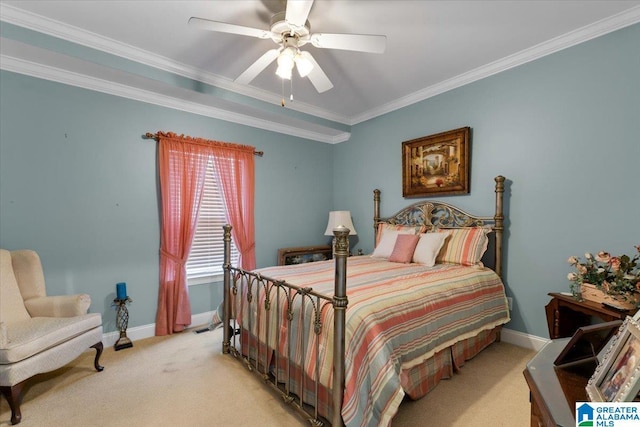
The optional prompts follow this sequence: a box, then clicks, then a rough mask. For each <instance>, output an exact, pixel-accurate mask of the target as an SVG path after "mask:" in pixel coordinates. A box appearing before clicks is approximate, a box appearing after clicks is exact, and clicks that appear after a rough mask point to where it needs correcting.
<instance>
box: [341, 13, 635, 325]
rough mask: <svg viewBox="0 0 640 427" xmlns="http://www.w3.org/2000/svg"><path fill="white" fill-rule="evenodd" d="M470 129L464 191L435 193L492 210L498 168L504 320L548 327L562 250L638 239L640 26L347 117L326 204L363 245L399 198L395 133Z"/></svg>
mask: <svg viewBox="0 0 640 427" xmlns="http://www.w3.org/2000/svg"><path fill="white" fill-rule="evenodd" d="M463 126H470V127H471V128H472V155H471V193H470V194H469V195H465V196H455V197H454V196H452V197H447V198H446V201H448V202H451V203H453V204H457V205H460V206H461V207H463V208H464V209H465V210H467V211H469V212H473V213H478V214H485V215H493V209H494V205H493V203H494V198H495V197H494V193H493V189H494V181H493V177H494V176H496V175H504V176H505V177H507V179H508V185H507V192H506V194H505V201H506V211H507V214H508V220H509V221H508V224H507V227H508V228H507V234H506V265H505V282H506V285H507V292H508V294H509V295H510V296H513V298H514V310H513V312H512V317H513V320H512V322H511V323H510V324H509V326H508V327H509V328H511V329H514V330H517V331H521V332H526V333H529V334H533V335H536V336H542V337H548V332H547V326H546V320H545V315H544V306H545V305H546V304H547V303H548V301H549V297H548V296H547V293H548V292H560V291H569V282H568V280H567V279H566V276H567V274H568V273H569V271H570V267H569V265H568V264H567V263H566V260H567V258H568V257H569V256H570V255H576V256H583V254H584V253H585V252H586V251H589V252H597V251H600V250H606V251H609V252H611V253H613V254H622V253H626V254H633V253H635V249H634V245H638V244H640V224H639V222H638V220H639V219H640V187H639V184H638V183H639V181H638V171H639V164H640V25H635V26H633V27H629V28H627V29H623V30H620V31H617V32H614V33H611V34H609V35H606V36H603V37H600V38H598V39H595V40H592V41H589V42H587V43H583V44H581V45H578V46H575V47H572V48H570V49H567V50H564V51H561V52H558V53H556V54H553V55H550V56H547V57H544V58H542V59H539V60H537V61H534V62H531V63H529V64H525V65H522V66H520V67H517V68H514V69H512V70H509V71H506V72H502V73H500V74H497V75H495V76H493V77H490V78H486V79H483V80H480V81H477V82H475V83H472V84H469V85H466V86H464V87H461V88H458V89H456V90H453V91H450V92H447V93H444V94H441V95H439V96H436V97H433V98H431V99H428V100H425V101H423V102H421V103H418V104H415V105H412V106H409V107H406V108H403V109H401V110H398V111H395V112H393V113H390V114H387V115H385V116H382V117H378V118H376V119H373V120H370V121H368V122H366V123H362V124H359V125H357V126H354V127H353V129H352V137H351V139H350V140H349V141H348V142H346V143H343V144H339V145H338V146H336V149H335V150H334V176H335V178H334V194H335V196H334V204H335V205H336V206H339V207H340V208H344V209H351V210H352V211H353V212H352V213H353V215H354V221H355V224H354V225H355V227H356V229H357V230H358V232H359V234H358V238H359V240H360V242H361V244H362V245H363V246H365V247H371V246H372V244H373V243H372V242H373V232H372V231H371V232H368V233H362V232H361V231H360V230H363V229H367V230H372V228H371V227H370V224H371V223H372V222H371V218H372V209H371V205H372V197H373V196H372V193H371V191H372V190H373V189H374V188H379V189H380V190H381V192H382V195H381V201H382V207H381V210H382V212H381V214H382V215H383V216H385V215H391V214H393V213H395V212H396V211H398V210H399V209H400V208H401V207H403V206H404V205H406V204H408V203H409V202H411V201H412V200H411V199H406V200H405V199H403V198H402V180H401V178H402V166H401V144H402V141H406V140H410V139H413V138H417V137H420V136H425V135H431V134H434V133H438V132H441V131H446V130H450V129H455V128H459V127H463Z"/></svg>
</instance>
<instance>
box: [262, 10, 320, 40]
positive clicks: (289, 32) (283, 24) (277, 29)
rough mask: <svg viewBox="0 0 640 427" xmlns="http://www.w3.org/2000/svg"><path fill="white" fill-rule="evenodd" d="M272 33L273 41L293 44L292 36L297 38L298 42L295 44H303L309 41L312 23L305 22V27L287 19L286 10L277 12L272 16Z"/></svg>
mask: <svg viewBox="0 0 640 427" xmlns="http://www.w3.org/2000/svg"><path fill="white" fill-rule="evenodd" d="M271 33H272V38H273V41H274V42H276V43H278V44H280V43H282V44H283V45H285V46H286V45H287V44H289V45H292V43H291V42H292V40H290V39H291V38H295V39H296V41H297V43H295V45H294V46H302V45H303V44H304V43H306V42H307V41H309V35H310V34H311V24H309V21H307V22H305V24H304V27H301V26H297V25H292V24H291V23H289V22H288V21H287V20H286V19H285V12H280V13H276V14H275V15H273V17H272V18H271Z"/></svg>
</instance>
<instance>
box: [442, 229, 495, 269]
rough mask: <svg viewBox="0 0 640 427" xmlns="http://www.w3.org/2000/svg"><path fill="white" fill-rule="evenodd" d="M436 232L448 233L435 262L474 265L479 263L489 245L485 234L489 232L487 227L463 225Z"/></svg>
mask: <svg viewBox="0 0 640 427" xmlns="http://www.w3.org/2000/svg"><path fill="white" fill-rule="evenodd" d="M438 232H440V233H442V232H448V233H450V235H449V238H448V239H446V241H445V244H444V247H443V248H442V250H441V251H440V254H439V255H438V257H437V258H436V262H438V263H442V262H448V263H454V264H462V265H476V264H479V263H480V259H481V258H482V255H484V253H485V251H486V250H487V246H488V245H489V239H488V238H487V234H489V233H490V232H491V228H488V227H464V228H452V229H448V230H446V229H441V230H438Z"/></svg>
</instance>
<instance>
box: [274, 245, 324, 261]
mask: <svg viewBox="0 0 640 427" xmlns="http://www.w3.org/2000/svg"><path fill="white" fill-rule="evenodd" d="M332 256H333V254H332V248H331V245H318V246H301V247H297V248H281V249H278V265H293V264H304V263H307V262H316V261H326V260H328V259H331V257H332Z"/></svg>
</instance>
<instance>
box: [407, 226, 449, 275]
mask: <svg viewBox="0 0 640 427" xmlns="http://www.w3.org/2000/svg"><path fill="white" fill-rule="evenodd" d="M447 237H449V233H424V234H421V235H420V240H419V241H418V244H417V245H416V249H415V251H414V252H413V262H417V263H420V264H424V265H426V266H427V267H433V266H434V265H436V257H437V256H438V253H439V252H440V249H442V246H443V245H444V241H445V240H446V239H447Z"/></svg>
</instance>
